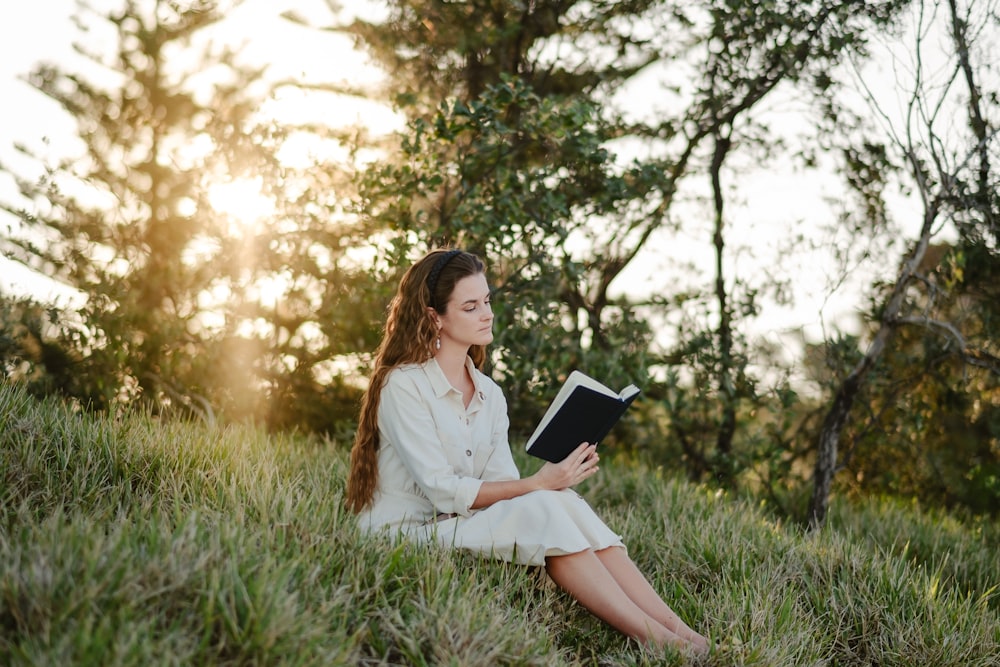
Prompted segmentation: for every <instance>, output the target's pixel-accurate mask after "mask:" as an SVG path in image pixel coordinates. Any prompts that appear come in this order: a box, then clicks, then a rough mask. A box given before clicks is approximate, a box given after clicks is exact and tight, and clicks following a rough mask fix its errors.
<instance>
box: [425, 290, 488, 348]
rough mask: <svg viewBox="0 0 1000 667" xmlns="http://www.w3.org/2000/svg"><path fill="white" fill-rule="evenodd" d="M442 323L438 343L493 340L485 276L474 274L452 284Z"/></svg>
mask: <svg viewBox="0 0 1000 667" xmlns="http://www.w3.org/2000/svg"><path fill="white" fill-rule="evenodd" d="M438 322H439V323H440V324H441V329H440V333H441V346H442V347H444V345H445V343H448V344H449V345H459V346H462V347H466V348H468V347H470V346H472V345H488V344H490V343H491V342H493V307H492V306H491V305H490V287H489V285H488V284H487V282H486V275H485V274H483V273H476V274H474V275H471V276H466V277H464V278H462V279H461V280H459V281H458V282H457V283H455V289H454V290H452V293H451V297H450V298H449V299H448V306H447V308H445V314H444V315H438Z"/></svg>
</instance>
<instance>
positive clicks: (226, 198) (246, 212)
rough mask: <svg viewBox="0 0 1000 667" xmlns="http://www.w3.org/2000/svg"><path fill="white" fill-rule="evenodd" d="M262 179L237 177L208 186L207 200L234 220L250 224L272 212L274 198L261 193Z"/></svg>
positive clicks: (219, 211) (217, 210) (218, 210)
mask: <svg viewBox="0 0 1000 667" xmlns="http://www.w3.org/2000/svg"><path fill="white" fill-rule="evenodd" d="M262 188H263V180H262V179H261V178H260V177H257V178H238V179H236V180H233V181H229V182H228V183H216V184H215V185H211V186H209V188H208V202H209V204H211V205H212V208H214V209H215V210H216V212H218V213H222V214H223V215H227V216H229V217H230V218H232V219H233V220H234V221H236V222H240V223H242V224H244V225H252V224H254V223H255V222H257V221H258V220H261V219H262V218H266V217H267V216H269V215H271V214H272V213H274V200H273V199H271V198H270V197H267V196H265V195H264V194H263V193H262V191H261V190H262Z"/></svg>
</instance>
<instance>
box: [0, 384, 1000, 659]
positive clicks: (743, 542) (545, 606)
mask: <svg viewBox="0 0 1000 667" xmlns="http://www.w3.org/2000/svg"><path fill="white" fill-rule="evenodd" d="M346 452H347V448H346V446H335V445H334V444H333V443H329V442H321V441H318V440H316V439H308V438H302V437H296V436H292V435H288V436H268V435H266V434H264V433H262V432H260V431H257V430H254V429H251V428H244V427H227V428H222V429H210V428H207V427H204V426H200V425H192V424H180V423H170V422H160V421H157V420H155V419H151V418H148V417H143V416H124V417H120V418H104V419H100V418H93V417H90V416H86V415H82V414H78V413H74V412H72V411H70V410H68V409H66V408H65V407H63V406H60V405H57V404H54V403H43V402H38V401H35V400H34V399H31V398H29V397H28V396H26V395H25V394H24V393H23V392H21V391H20V390H18V389H15V388H11V387H8V386H5V385H0V664H12V665H36V664H37V665H49V664H60V665H112V664H116V665H142V666H143V667H149V666H150V665H193V664H233V665H236V664H260V665H265V664H266V665H285V664H289V665H291V664H294V665H337V664H345V665H354V664H408V665H410V664H413V665H424V664H426V665H439V664H454V665H498V664H516V665H571V664H601V665H612V664H614V665H617V664H625V665H645V664H650V665H652V664H657V665H659V664H684V658H683V656H680V655H677V654H673V653H666V654H656V653H653V652H648V651H644V650H642V649H640V648H639V647H638V646H636V645H635V644H632V643H630V642H628V641H625V640H623V639H622V638H621V637H620V636H619V635H617V634H616V633H615V632H613V631H611V630H609V629H608V628H607V627H605V626H603V625H602V624H600V623H599V622H597V621H596V620H594V619H593V618H592V617H590V616H589V615H588V614H587V613H586V612H584V611H582V610H581V609H579V608H578V607H576V606H575V605H574V604H573V603H572V602H571V601H570V600H569V599H568V598H567V597H565V596H564V595H562V594H561V593H560V592H559V591H557V590H555V589H554V588H553V587H552V586H551V585H550V584H548V583H547V580H546V579H545V577H544V574H542V573H541V572H539V571H537V570H533V569H530V568H522V567H517V566H511V565H507V564H503V563H496V562H491V561H483V560H479V559H476V558H473V557H471V556H468V555H466V554H462V553H455V552H449V551H441V550H435V549H431V548H423V547H414V546H412V545H407V544H393V543H391V542H389V541H386V540H383V539H373V538H366V537H363V536H361V535H359V534H358V532H357V531H356V529H355V528H354V525H353V522H352V520H351V517H350V516H349V515H347V514H346V513H345V512H344V511H343V509H342V492H343V483H344V476H345V471H346V462H347V455H346ZM519 457H520V454H519ZM519 462H520V463H521V464H522V466H523V468H522V469H524V468H526V467H528V466H531V465H533V464H532V463H531V462H529V461H527V460H525V459H524V458H520V459H519ZM602 468H603V470H602V473H601V475H600V476H599V479H597V480H594V481H593V482H592V483H590V484H589V485H587V486H585V487H583V488H581V489H580V491H581V492H582V493H583V494H584V495H586V496H587V497H588V499H589V500H590V501H591V502H592V504H593V505H594V506H595V507H596V509H597V510H598V512H599V513H600V514H602V515H603V516H604V517H605V518H606V520H607V522H608V523H609V525H611V526H613V527H614V528H615V529H617V530H619V531H621V532H622V534H623V535H624V537H625V541H626V543H627V544H628V545H629V550H630V552H631V554H632V555H633V557H634V558H635V559H636V561H637V562H638V563H639V564H640V567H641V568H642V569H643V570H644V571H645V572H647V573H649V575H650V578H651V580H652V581H653V583H654V585H655V586H656V587H657V588H658V589H659V590H660V591H661V592H662V593H663V594H664V595H665V597H666V598H667V599H668V600H669V601H670V603H671V605H672V606H673V607H674V609H675V610H677V611H678V613H680V614H681V616H682V617H684V618H685V619H688V620H689V621H690V623H691V624H692V625H693V626H694V627H696V628H698V629H699V630H701V631H703V632H708V633H710V634H711V635H712V637H713V639H714V641H715V642H716V649H715V651H714V652H713V654H712V655H710V656H708V657H707V658H705V659H703V660H701V661H699V663H698V664H705V665H734V664H738V665H869V664H878V665H997V664H1000V658H998V657H997V656H1000V615H998V600H997V588H996V586H997V584H998V583H1000V559H998V557H997V555H996V554H995V552H996V551H997V549H996V547H997V542H998V540H997V532H996V530H995V528H994V527H990V526H982V527H980V529H978V530H973V529H970V528H968V527H966V526H963V525H961V524H959V523H958V522H956V521H953V520H950V519H949V518H948V517H945V516H933V515H929V514H926V513H921V512H919V511H918V510H917V509H916V508H911V507H905V506H900V505H898V504H893V503H889V502H884V503H871V504H869V505H867V506H865V507H862V508H857V509H845V508H837V509H838V511H837V512H835V513H834V514H833V515H832V517H831V525H830V526H829V528H828V529H827V530H825V531H822V532H821V533H820V534H817V535H806V534H803V533H802V532H801V531H799V530H798V529H797V528H795V527H792V526H786V525H783V524H781V523H776V522H774V521H772V520H769V519H768V518H767V517H766V516H765V515H764V514H763V513H762V512H759V511H757V510H756V509H755V508H754V507H752V506H749V505H747V504H745V503H742V502H736V501H733V500H730V499H727V498H725V497H722V496H720V495H718V494H716V493H712V492H710V491H708V490H706V489H704V488H700V487H696V486H692V485H689V484H687V483H685V482H683V481H678V480H674V479H669V478H665V477H663V476H662V475H660V474H659V473H658V472H657V471H654V470H649V469H646V468H641V467H633V466H626V465H617V464H614V463H610V464H606V465H603V466H602Z"/></svg>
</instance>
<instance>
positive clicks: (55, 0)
mask: <svg viewBox="0 0 1000 667" xmlns="http://www.w3.org/2000/svg"><path fill="white" fill-rule="evenodd" d="M97 1H98V2H100V0H97ZM74 4H75V3H74V2H73V0H44V1H40V2H18V3H13V2H7V3H6V6H5V7H4V8H3V9H0V100H3V105H2V107H0V114H2V122H0V161H3V162H5V163H9V164H12V165H15V166H16V164H17V161H16V155H15V154H14V152H13V151H12V150H11V146H12V144H13V142H15V141H22V142H25V143H27V144H29V145H30V146H32V147H35V148H42V149H43V150H50V151H55V150H56V149H57V147H61V146H68V145H72V138H73V123H72V122H71V120H70V119H68V118H67V117H66V116H65V114H64V113H63V112H62V111H61V110H60V109H59V108H58V107H57V106H56V105H55V103H53V102H52V101H51V100H48V99H47V98H45V97H44V96H42V95H41V94H39V93H37V92H36V91H34V90H33V89H32V88H31V87H30V86H28V85H27V84H26V83H24V82H22V81H19V80H18V77H19V76H20V75H23V74H25V73H26V72H28V71H29V70H30V69H31V67H32V66H33V65H34V64H35V63H37V62H39V61H41V60H54V61H59V60H62V59H65V58H69V57H70V56H71V54H72V50H71V42H72V40H73V39H74V38H75V37H74V32H73V26H72V23H71V21H70V18H69V17H70V14H71V12H72V9H73V7H74ZM343 4H344V5H345V8H346V9H347V11H349V12H361V13H364V12H366V11H369V12H370V11H372V10H371V3H370V2H368V1H367V0H347V1H346V2H344V3H343ZM293 6H294V7H295V8H296V9H297V10H298V11H300V12H301V13H303V14H305V15H307V16H311V17H312V18H314V19H316V20H317V21H320V22H322V21H324V20H325V19H326V17H327V15H326V14H325V12H324V7H325V3H324V2H323V0H248V2H246V3H245V4H244V5H243V6H242V7H241V9H240V10H239V14H236V15H233V16H232V17H230V19H229V20H227V23H226V24H225V25H226V28H225V30H228V31H229V33H228V36H229V38H230V39H232V40H234V41H240V42H243V43H244V44H245V48H246V56H247V57H248V58H250V59H256V60H257V61H259V62H266V63H268V64H269V65H270V66H271V67H272V69H273V71H274V72H275V73H276V74H277V75H279V76H280V75H288V76H298V77H305V78H307V79H308V78H315V79H318V80H329V79H331V78H333V79H338V78H339V79H341V80H343V81H353V82H360V83H361V84H362V85H375V84H376V83H377V82H378V80H379V78H378V72H377V71H376V70H374V69H373V68H371V67H370V66H369V65H367V64H366V61H365V59H364V57H363V56H361V55H360V54H359V53H357V52H356V51H354V50H353V48H352V46H351V44H350V42H349V41H347V40H346V38H345V39H344V40H341V41H337V40H332V41H331V40H330V39H329V37H327V38H325V39H323V40H322V41H318V40H319V39H320V38H319V37H318V36H317V35H316V34H312V35H310V34H309V33H307V32H305V31H302V30H301V29H298V31H297V29H296V28H295V27H294V26H291V25H289V24H287V23H285V22H282V21H279V20H277V19H276V16H277V15H278V14H279V13H280V11H281V10H282V9H284V8H288V7H293ZM651 90H655V86H651V85H649V82H640V83H638V84H637V85H635V86H633V87H632V88H631V89H626V90H623V91H622V92H621V93H620V94H621V95H623V96H626V98H627V99H626V100H625V101H626V103H628V104H629V105H632V106H637V107H641V106H642V105H647V104H650V103H651V102H652V101H651V100H650V99H648V96H649V94H650V93H649V91H651ZM786 102H787V104H786V103H784V102H782V101H780V100H778V101H776V102H773V103H772V104H771V106H772V110H771V113H772V114H774V120H775V122H777V123H778V125H779V126H781V125H782V124H786V125H787V124H788V123H787V120H786V119H784V118H783V115H786V114H788V113H789V109H792V108H794V104H793V103H792V102H791V101H786ZM276 104H280V105H282V107H281V113H284V114H286V117H289V118H292V119H294V120H299V121H301V120H306V119H310V118H311V119H316V120H326V121H329V120H330V119H331V118H337V117H338V115H339V116H340V117H342V118H343V119H344V120H356V119H358V118H365V119H374V120H375V122H377V123H380V124H381V125H382V126H384V127H393V126H394V125H393V124H394V123H396V124H397V125H398V119H397V118H395V117H394V116H393V115H392V114H391V112H389V111H388V110H387V109H384V108H379V107H375V106H371V107H367V108H360V107H349V106H345V105H343V104H332V105H331V104H329V103H323V102H320V101H318V100H316V99H315V98H312V99H306V98H295V97H294V96H290V97H288V98H286V99H284V100H279V101H278V102H277V103H276ZM43 138H46V139H47V140H48V141H49V143H48V144H47V145H48V146H49V148H48V149H46V148H45V146H46V144H43ZM5 179H6V177H5V176H3V175H0V195H3V196H5V197H6V196H7V195H8V194H9V193H10V192H11V191H12V190H11V188H12V183H11V181H10V180H9V179H6V180H5ZM838 196H840V190H839V188H838V187H837V186H836V185H831V181H830V180H824V179H817V178H816V177H815V176H812V175H805V174H801V173H799V172H797V171H796V170H795V169H793V168H792V166H791V164H785V163H781V162H780V161H778V162H774V163H770V164H768V165H767V166H766V168H763V169H759V168H758V169H750V170H748V172H747V173H746V174H742V175H741V176H740V179H739V185H738V188H737V189H736V190H735V191H734V193H733V198H732V201H731V202H730V203H729V204H728V208H727V214H728V215H729V216H730V220H731V225H732V229H733V230H741V229H743V230H747V231H746V235H745V237H743V238H741V237H740V235H739V233H738V232H735V231H734V232H732V233H731V236H730V239H729V241H730V242H731V246H730V248H731V251H732V255H731V258H732V266H731V267H729V270H730V273H731V274H732V273H735V272H738V273H739V275H740V277H741V278H743V279H745V280H748V281H749V282H751V283H753V282H754V281H755V280H760V281H761V282H763V281H764V277H765V276H766V275H768V274H769V273H770V274H781V275H784V276H786V277H787V276H791V277H792V279H791V283H790V288H791V290H792V291H793V293H794V297H795V304H794V305H792V306H775V305H769V306H768V307H767V310H766V311H765V312H766V316H765V317H764V318H761V319H760V320H759V321H757V322H755V323H754V324H753V327H754V329H755V331H754V333H756V334H757V335H761V336H765V337H769V338H770V339H771V340H772V342H774V343H776V344H779V345H786V344H787V345H792V344H793V343H790V342H789V341H790V339H792V338H795V337H797V336H798V333H799V332H802V333H804V334H805V335H806V336H808V337H810V338H813V339H817V338H820V337H822V336H823V334H824V332H825V333H829V330H830V328H831V327H834V326H838V327H841V328H845V329H851V328H853V327H854V326H855V324H856V323H855V319H854V317H853V315H852V313H853V311H854V309H855V308H856V307H858V306H859V305H861V302H862V297H861V293H860V289H861V288H862V286H863V285H864V283H865V282H866V281H869V279H870V277H869V276H868V275H864V276H862V279H861V280H858V281H857V282H856V284H853V285H852V284H850V281H849V282H848V284H844V285H841V286H840V287H839V288H838V289H833V288H832V287H831V284H833V283H834V282H835V281H836V277H837V267H834V266H832V265H829V264H828V263H827V260H826V259H824V257H825V256H827V255H829V253H828V252H826V251H825V250H823V249H820V250H817V251H815V252H807V251H806V250H805V249H804V245H803V246H802V248H800V251H799V252H796V253H794V254H790V253H789V252H788V249H787V245H788V241H789V239H790V238H793V237H794V236H795V235H797V234H803V235H804V236H805V237H806V239H807V240H817V239H821V238H822V236H821V235H819V233H818V231H817V230H818V229H819V227H820V226H821V225H822V224H823V223H825V222H829V220H830V218H831V216H832V215H833V214H832V212H831V210H830V209H829V207H828V206H827V205H826V204H824V203H823V202H825V201H826V200H828V199H830V198H836V197H838ZM8 224H10V223H9V221H8V220H0V230H2V229H3V228H4V227H6V226H7V225H8ZM706 229H708V226H707V223H705V224H701V225H689V226H685V230H698V231H682V233H680V234H679V235H678V234H674V233H667V232H663V233H659V234H657V235H656V236H655V237H654V239H653V240H652V242H651V244H650V246H649V249H648V250H646V251H644V252H643V253H642V254H641V255H640V256H639V257H638V258H637V260H636V261H635V262H633V265H632V266H631V267H630V268H629V269H628V270H627V271H626V273H625V274H623V276H622V277H621V278H620V279H619V281H618V284H617V285H616V287H617V289H620V290H622V291H626V292H631V293H636V294H651V293H657V292H662V291H672V289H673V287H675V286H676V284H677V283H678V281H681V282H683V281H685V280H688V279H689V278H690V276H683V275H682V276H677V275H675V273H676V269H674V268H672V264H673V262H672V260H675V259H677V258H678V257H682V258H686V259H691V260H692V261H693V265H694V267H695V268H694V270H695V271H699V270H701V268H703V271H702V272H703V274H704V275H703V276H700V278H701V280H699V281H697V282H701V283H705V282H707V281H708V280H709V278H710V275H711V273H712V271H713V262H714V258H713V256H712V253H711V246H710V240H711V239H710V237H709V236H708V235H707V234H706V233H705V232H704V231H702V230H706ZM827 242H828V243H832V242H833V241H832V240H831V241H827ZM751 244H752V247H753V251H752V252H751V251H750V250H749V249H748V248H749V247H750V245H751ZM741 246H742V247H741ZM699 267H701V268H699ZM880 268H882V269H885V268H886V267H885V266H882V267H880ZM889 268H891V267H889ZM671 272H674V274H672V273H671ZM0 289H2V290H4V291H13V292H22V291H32V292H38V291H41V292H43V293H48V294H54V295H64V298H65V296H66V295H67V294H68V293H67V292H66V291H65V290H60V289H59V288H58V287H57V286H54V285H51V284H50V283H49V282H47V281H45V280H44V279H39V278H38V277H37V276H36V275H33V274H31V272H29V271H27V270H25V269H23V268H22V267H19V265H16V264H12V263H11V262H8V261H6V260H2V258H0Z"/></svg>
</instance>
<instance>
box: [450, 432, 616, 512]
mask: <svg viewBox="0 0 1000 667" xmlns="http://www.w3.org/2000/svg"><path fill="white" fill-rule="evenodd" d="M599 460H600V457H599V456H598V455H597V445H591V444H589V443H586V442H583V443H580V446H579V447H577V448H576V449H575V450H573V453H571V454H570V455H569V456H567V457H566V458H565V459H563V460H562V461H560V462H559V463H550V462H546V463H545V465H543V466H542V467H541V468H539V469H538V472H536V473H535V474H534V475H532V476H530V477H525V478H523V479H512V480H507V481H502V482H483V483H482V484H481V485H480V487H479V493H478V494H477V495H476V499H475V500H473V501H472V505H470V506H469V509H482V508H484V507H489V506H490V505H492V504H493V503H495V502H497V501H500V500H508V499H510V498H516V497H517V496H523V495H524V494H526V493H531V492H532V491H539V490H542V489H549V490H553V491H557V490H559V489H568V488H569V487H571V486H574V485H576V484H579V483H580V482H582V481H583V480H585V479H587V478H588V477H590V476H591V475H593V474H594V473H596V472H597V470H598V467H597V462H598V461H599Z"/></svg>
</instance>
